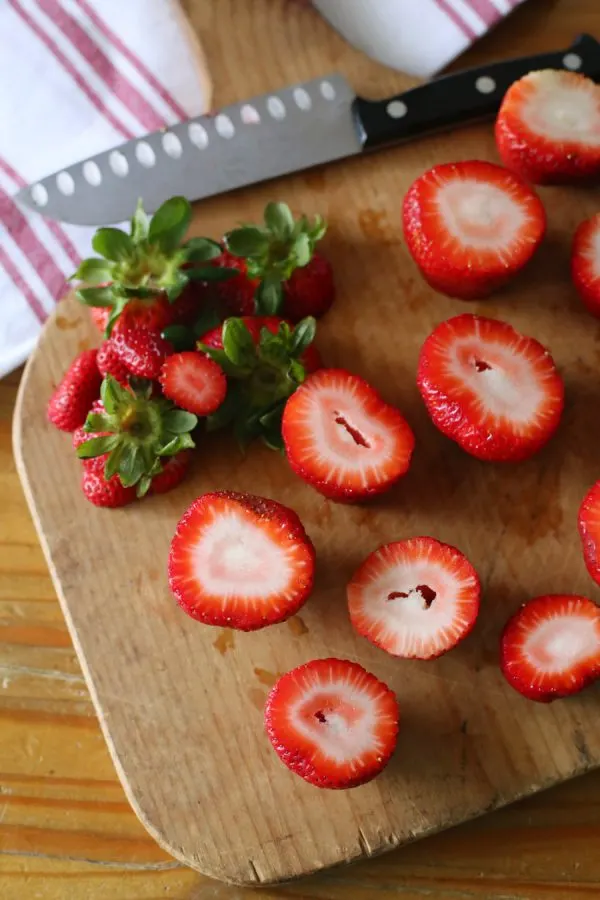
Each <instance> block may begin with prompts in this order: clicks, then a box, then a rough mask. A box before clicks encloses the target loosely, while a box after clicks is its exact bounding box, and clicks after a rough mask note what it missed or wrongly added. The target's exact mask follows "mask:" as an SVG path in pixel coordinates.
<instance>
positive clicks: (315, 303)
mask: <svg viewBox="0 0 600 900" xmlns="http://www.w3.org/2000/svg"><path fill="white" fill-rule="evenodd" d="M334 300H335V285H334V282H333V269H332V268H331V263H330V262H329V261H328V260H326V259H325V257H324V256H321V254H320V253H318V252H317V251H315V252H314V254H313V256H312V258H311V260H310V262H309V263H308V265H306V266H302V267H301V268H298V269H294V271H293V272H292V274H291V275H290V277H289V278H288V279H287V281H284V283H283V315H284V316H285V317H286V318H287V319H289V320H290V321H291V322H299V321H300V319H304V318H305V316H314V318H315V319H318V318H320V316H323V315H325V313H326V312H327V310H328V309H329V308H330V306H331V304H332V303H333V301H334Z"/></svg>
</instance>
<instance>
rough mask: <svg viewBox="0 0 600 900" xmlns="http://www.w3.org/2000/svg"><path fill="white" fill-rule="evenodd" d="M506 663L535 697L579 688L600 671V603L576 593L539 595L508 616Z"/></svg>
mask: <svg viewBox="0 0 600 900" xmlns="http://www.w3.org/2000/svg"><path fill="white" fill-rule="evenodd" d="M500 666H501V669H502V674H503V675H504V677H505V678H506V680H507V681H508V683H509V684H510V685H511V687H514V689H515V690H516V691H519V693H520V694H523V696H524V697H528V698H529V699H530V700H537V701H538V702H540V703H549V702H550V701H551V700H556V699H558V698H560V697H568V696H570V695H571V694H577V693H578V692H579V691H581V690H583V688H584V687H586V686H587V685H588V684H591V682H593V681H595V680H596V679H597V678H599V677H600V607H599V606H596V604H595V603H593V602H592V601H591V600H588V598H587V597H579V596H577V595H576V594H548V595H546V596H543V597H535V598H534V599H533V600H530V601H529V602H528V603H526V604H525V605H524V606H522V607H521V609H519V610H518V612H516V613H515V614H514V616H512V618H510V619H509V620H508V622H507V624H506V627H505V629H504V632H503V634H502V640H501V645H500Z"/></svg>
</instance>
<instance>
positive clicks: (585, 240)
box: [571, 213, 600, 318]
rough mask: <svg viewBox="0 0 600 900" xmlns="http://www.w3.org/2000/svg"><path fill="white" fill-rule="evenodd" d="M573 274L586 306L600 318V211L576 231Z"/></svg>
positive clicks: (572, 262) (572, 261)
mask: <svg viewBox="0 0 600 900" xmlns="http://www.w3.org/2000/svg"><path fill="white" fill-rule="evenodd" d="M571 275H572V278H573V284H574V285H575V287H576V288H577V291H578V292H579V296H580V297H581V299H582V300H583V302H584V304H585V306H586V308H587V309H588V310H589V311H590V312H591V313H592V315H593V316H598V318H600V213H596V215H595V216H592V218H591V219H587V220H586V221H585V222H582V223H581V225H580V226H579V228H578V229H577V231H576V232H575V237H574V239H573V250H572V253H571Z"/></svg>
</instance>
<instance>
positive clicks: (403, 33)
mask: <svg viewBox="0 0 600 900" xmlns="http://www.w3.org/2000/svg"><path fill="white" fill-rule="evenodd" d="M523 2H524V0H370V2H365V0H313V5H314V6H315V7H316V8H317V9H318V10H319V11H320V12H321V13H322V14H323V15H324V16H325V17H326V18H327V19H328V20H329V21H330V22H331V24H332V25H333V26H334V28H336V29H337V30H338V31H339V32H340V34H342V35H343V36H344V37H345V38H346V40H348V41H350V43H351V44H354V45H355V46H356V47H359V48H360V49H361V50H363V51H364V52H365V53H368V55H369V56H372V57H374V58H375V59H377V60H379V62H382V63H384V64H385V65H387V66H392V67H393V68H395V69H400V71H402V72H408V73H409V74H410V75H416V76H419V77H421V78H426V77H429V76H430V75H433V74H435V73H436V72H439V71H440V69H443V68H444V66H446V65H447V64H448V63H449V62H451V61H452V60H453V59H454V58H455V57H457V56H458V55H459V54H460V53H462V52H463V51H464V50H466V49H467V47H469V46H470V45H471V44H472V43H473V41H476V40H477V39H478V38H480V37H481V36H482V35H483V34H485V33H486V31H489V29H490V28H493V26H494V25H496V24H497V23H498V22H499V21H500V19H502V18H503V17H504V16H506V15H508V13H510V12H511V11H512V10H513V9H514V8H515V7H516V6H519V5H520V4H521V3H523Z"/></svg>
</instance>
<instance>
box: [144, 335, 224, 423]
mask: <svg viewBox="0 0 600 900" xmlns="http://www.w3.org/2000/svg"><path fill="white" fill-rule="evenodd" d="M159 380H160V383H161V386H162V389H163V394H164V395H165V397H168V398H169V400H172V401H173V402H174V403H176V404H177V406H179V407H181V409H187V410H188V411H189V412H192V413H195V414H196V415H197V416H210V415H211V414H212V413H214V412H216V411H217V409H218V408H219V407H220V405H221V403H222V402H223V400H224V399H225V395H226V393H227V379H226V378H225V375H224V374H223V370H222V369H221V368H220V366H218V365H217V363H216V362H214V361H213V360H212V359H210V358H209V357H208V356H206V355H205V354H204V353H198V351H197V350H186V351H184V352H183V353H174V354H173V355H172V356H169V357H168V358H167V359H166V360H165V362H164V364H163V367H162V370H161V373H160V379H159Z"/></svg>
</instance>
